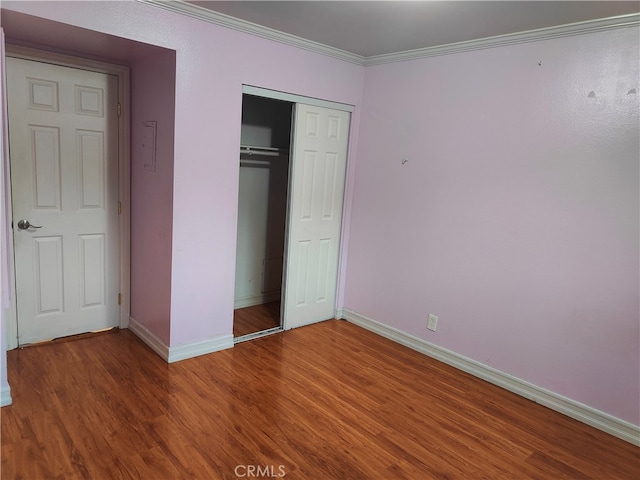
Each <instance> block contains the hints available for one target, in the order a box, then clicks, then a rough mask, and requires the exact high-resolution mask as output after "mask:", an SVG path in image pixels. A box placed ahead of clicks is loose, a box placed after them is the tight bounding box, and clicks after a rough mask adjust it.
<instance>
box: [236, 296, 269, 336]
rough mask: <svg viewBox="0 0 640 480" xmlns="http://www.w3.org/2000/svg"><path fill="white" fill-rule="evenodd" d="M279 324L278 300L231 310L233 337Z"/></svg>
mask: <svg viewBox="0 0 640 480" xmlns="http://www.w3.org/2000/svg"><path fill="white" fill-rule="evenodd" d="M279 326H280V302H279V301H278V302H269V303H264V304H262V305H254V306H252V307H245V308H238V309H236V310H235V311H234V312H233V336H234V338H237V337H242V336H243V335H249V334H250V333H256V332H262V331H264V330H269V329H271V328H276V327H279Z"/></svg>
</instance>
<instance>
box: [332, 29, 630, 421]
mask: <svg viewBox="0 0 640 480" xmlns="http://www.w3.org/2000/svg"><path fill="white" fill-rule="evenodd" d="M539 62H542V64H541V65H539ZM638 78H639V72H638V29H637V28H629V29H625V30H616V31H611V32H606V33H598V34H590V35H580V36H574V37H570V38H564V39H558V40H550V41H544V42H537V43H529V44H523V45H518V46H511V47H503V48H495V49H491V50H482V51H477V52H472V53H464V54H455V55H449V56H442V57H434V58H430V59H423V60H418V61H410V62H403V63H394V64H387V65H381V66H375V67H370V68H367V72H366V80H365V91H364V104H363V110H362V117H361V118H362V120H361V128H360V136H359V147H358V150H359V154H358V160H357V167H356V168H357V171H356V185H355V192H354V198H353V206H352V220H351V236H350V242H349V263H348V270H347V284H346V289H345V290H346V292H345V305H344V306H345V307H346V308H348V309H350V310H353V311H355V312H357V313H359V314H362V315H366V316H368V317H370V318H373V319H374V320H377V321H380V322H382V323H385V324H387V325H390V326H393V327H395V328H398V329H399V330H402V331H404V332H407V333H409V334H411V335H414V336H416V337H419V338H422V339H425V340H427V341H429V342H432V343H434V344H436V345H439V346H442V347H444V348H447V349H449V350H452V351H454V352H456V353H458V354H461V355H464V356H466V357H469V358H472V359H474V360H476V361H478V362H481V363H483V364H486V365H490V366H491V367H494V368H497V369H498V370H501V371H503V372H506V373H509V374H511V375H514V376H516V377H518V378H520V379H523V380H526V381H529V382H531V383H533V384H535V385H538V386H540V387H543V388H546V389H548V390H551V391H553V392H557V393H559V394H561V395H564V396H567V397H569V398H572V399H574V400H577V401H579V402H582V403H584V404H587V405H589V406H591V407H594V408H596V409H599V410H601V411H604V412H607V413H610V414H612V415H614V416H616V417H618V418H621V419H624V420H627V421H629V422H632V423H634V424H636V425H637V424H640V417H639V415H640V408H639V407H640V399H639V392H640V385H639V379H640V352H639V348H640V346H639V338H640V337H639V335H640V332H639V323H640V313H639V301H640V300H639V291H640V290H639V279H638V266H639V251H640V245H639V241H638V232H639V225H638V222H639V188H638V177H639V151H640V146H639V135H640V133H639V131H638V111H639V105H638V94H637V93H636V92H639V91H640V85H638ZM634 89H635V91H634ZM592 91H593V92H594V94H595V97H593V94H592V95H591V96H590V92H592ZM628 92H630V93H628ZM591 97H593V98H591ZM403 156H407V157H409V159H410V160H409V162H408V163H406V164H405V165H401V158H402V157H403ZM381 192H384V194H382V193H381ZM428 313H434V314H436V315H438V316H439V324H438V330H437V332H435V333H434V332H429V331H428V330H426V328H425V327H426V317H427V314H428Z"/></svg>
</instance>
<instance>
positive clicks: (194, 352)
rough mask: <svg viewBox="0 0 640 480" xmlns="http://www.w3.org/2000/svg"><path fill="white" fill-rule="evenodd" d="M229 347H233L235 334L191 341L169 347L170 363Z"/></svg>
mask: <svg viewBox="0 0 640 480" xmlns="http://www.w3.org/2000/svg"><path fill="white" fill-rule="evenodd" d="M227 348H233V335H232V334H228V335H220V336H217V337H214V338H209V339H207V340H203V341H201V342H196V343H189V344H187V345H180V346H177V347H169V360H167V361H168V362H169V363H173V362H179V361H180V360H186V359H187V358H193V357H198V356H200V355H206V354H207V353H213V352H218V351H220V350H226V349H227Z"/></svg>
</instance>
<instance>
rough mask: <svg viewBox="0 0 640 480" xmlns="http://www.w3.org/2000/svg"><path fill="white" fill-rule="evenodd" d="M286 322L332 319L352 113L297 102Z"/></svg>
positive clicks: (287, 267) (293, 324) (293, 323)
mask: <svg viewBox="0 0 640 480" xmlns="http://www.w3.org/2000/svg"><path fill="white" fill-rule="evenodd" d="M295 118H296V124H295V131H294V155H293V159H294V160H293V166H292V182H291V184H292V194H291V207H290V214H289V240H288V248H287V251H288V254H287V266H286V282H287V283H286V285H287V288H286V291H285V312H284V313H285V327H286V328H293V327H297V326H301V325H305V324H308V323H313V322H317V321H320V320H326V319H329V318H333V316H334V314H335V296H336V287H337V275H338V260H339V250H340V229H341V226H342V206H343V194H344V180H345V171H346V160H347V147H348V137H349V118H350V115H349V113H348V112H342V111H338V110H331V109H328V108H322V107H315V106H309V105H303V104H297V105H296V117H295Z"/></svg>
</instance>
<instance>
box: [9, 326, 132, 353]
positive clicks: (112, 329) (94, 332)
mask: <svg viewBox="0 0 640 480" xmlns="http://www.w3.org/2000/svg"><path fill="white" fill-rule="evenodd" d="M117 330H120V327H107V328H103V329H101V330H92V331H90V332H84V333H76V334H75V335H67V336H64V337H56V338H50V339H47V340H40V341H38V342H31V343H24V344H22V345H18V348H27V347H38V346H41V345H53V344H56V343H64V342H71V341H74V340H82V339H84V338H90V337H97V336H100V335H104V334H106V333H113V332H116V331H117Z"/></svg>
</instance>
